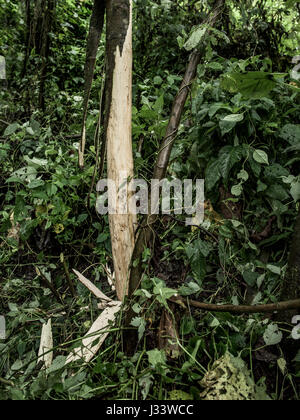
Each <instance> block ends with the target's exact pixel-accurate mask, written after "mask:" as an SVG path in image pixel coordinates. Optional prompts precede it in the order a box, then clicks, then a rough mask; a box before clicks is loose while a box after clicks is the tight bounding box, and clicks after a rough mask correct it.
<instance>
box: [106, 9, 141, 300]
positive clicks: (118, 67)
mask: <svg viewBox="0 0 300 420" xmlns="http://www.w3.org/2000/svg"><path fill="white" fill-rule="evenodd" d="M129 3H130V9H131V10H130V22H129V25H128V29H127V34H126V38H125V41H124V44H123V46H122V50H120V47H119V45H117V46H116V50H115V52H114V54H115V67H114V69H113V75H112V93H111V103H110V109H109V117H108V126H107V167H108V178H109V179H110V180H112V181H114V182H115V184H116V185H117V189H118V185H121V184H123V182H124V177H125V178H126V179H130V178H132V177H133V156H132V136H131V113H132V112H131V110H132V92H131V91H132V1H130V2H129ZM123 193H124V192H123V191H120V190H119V191H117V200H116V209H117V212H122V210H121V207H122V204H121V203H122V194H123ZM125 194H126V195H127V197H128V194H127V193H126V192H125ZM124 213H126V210H125V211H124ZM127 213H129V212H127ZM135 222H136V216H135V215H132V214H113V215H110V216H109V225H110V233H111V242H112V253H113V261H114V269H115V276H116V292H117V296H118V299H119V300H121V301H122V300H123V299H124V296H125V295H126V294H127V293H128V272H129V265H130V261H131V256H132V252H133V248H134V224H135Z"/></svg>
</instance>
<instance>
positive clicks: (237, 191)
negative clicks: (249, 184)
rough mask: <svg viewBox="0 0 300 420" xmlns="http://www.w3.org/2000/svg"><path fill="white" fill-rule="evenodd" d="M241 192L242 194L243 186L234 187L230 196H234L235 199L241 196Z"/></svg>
mask: <svg viewBox="0 0 300 420" xmlns="http://www.w3.org/2000/svg"><path fill="white" fill-rule="evenodd" d="M242 192H243V186H242V184H237V185H234V186H233V187H232V188H231V194H232V195H234V196H236V197H239V196H240V195H241V194H242Z"/></svg>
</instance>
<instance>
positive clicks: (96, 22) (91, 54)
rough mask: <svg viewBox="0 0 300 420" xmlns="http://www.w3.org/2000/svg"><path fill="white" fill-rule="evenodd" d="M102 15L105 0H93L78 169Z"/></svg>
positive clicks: (82, 154) (82, 165) (82, 160)
mask: <svg viewBox="0 0 300 420" xmlns="http://www.w3.org/2000/svg"><path fill="white" fill-rule="evenodd" d="M104 15H105V0H94V7H93V12H92V16H91V20H90V29H89V35H88V39H87V47H86V60H85V68H84V79H85V82H84V98H83V118H82V128H81V139H80V144H79V151H78V159H79V167H80V168H81V169H82V168H83V167H84V150H85V143H86V118H87V110H88V103H89V99H90V94H91V89H92V84H93V78H94V72H95V65H96V57H97V51H98V47H99V42H100V38H101V33H102V29H103V24H104Z"/></svg>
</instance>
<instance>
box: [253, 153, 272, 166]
mask: <svg viewBox="0 0 300 420" xmlns="http://www.w3.org/2000/svg"><path fill="white" fill-rule="evenodd" d="M253 159H254V160H255V161H256V162H257V163H262V164H266V165H269V158H268V155H267V153H266V152H264V151H263V150H260V149H256V150H254V152H253Z"/></svg>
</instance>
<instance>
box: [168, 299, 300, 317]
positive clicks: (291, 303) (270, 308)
mask: <svg viewBox="0 0 300 420" xmlns="http://www.w3.org/2000/svg"><path fill="white" fill-rule="evenodd" d="M169 300H170V301H171V302H174V303H177V304H188V305H190V306H194V307H195V308H199V309H202V310H204V311H209V312H231V313H241V314H243V313H244V314H246V313H247V314H249V313H252V314H255V313H266V312H282V311H287V310H290V309H300V299H296V300H288V301H285V302H278V303H270V304H266V305H252V306H247V305H214V304H210V303H202V302H198V301H196V300H189V299H184V298H182V297H172V298H170V299H169Z"/></svg>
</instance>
